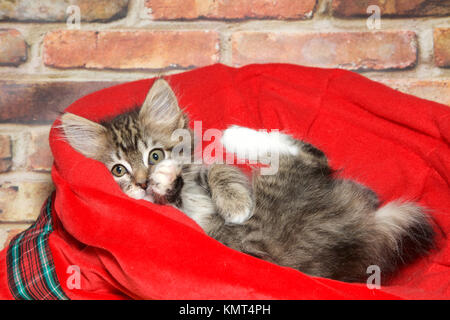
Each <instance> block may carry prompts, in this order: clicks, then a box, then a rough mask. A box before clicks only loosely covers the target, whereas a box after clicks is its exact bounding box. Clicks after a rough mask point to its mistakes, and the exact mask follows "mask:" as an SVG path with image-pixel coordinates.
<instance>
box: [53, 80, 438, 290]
mask: <svg viewBox="0 0 450 320" xmlns="http://www.w3.org/2000/svg"><path fill="white" fill-rule="evenodd" d="M61 120H62V125H61V128H62V130H63V132H64V134H65V138H66V139H67V141H68V142H69V143H70V145H71V146H72V147H73V148H74V149H75V150H77V151H78V152H80V153H82V154H83V155H85V156H86V157H89V158H93V159H96V160H98V161H101V162H103V163H104V164H105V165H106V166H107V167H108V169H109V170H111V173H112V175H113V177H114V179H115V180H116V181H117V183H118V184H119V185H120V187H121V188H122V190H123V191H124V192H125V193H126V194H127V195H129V196H130V197H132V198H135V199H145V200H149V201H152V202H155V203H161V204H171V205H174V206H175V207H177V208H179V209H180V210H182V211H183V212H184V213H185V214H187V215H188V216H190V217H191V218H192V219H194V220H195V221H196V222H197V223H198V224H199V225H200V226H201V227H202V228H203V229H204V230H205V232H206V233H207V234H209V235H210V236H212V237H213V238H215V239H217V240H218V241H220V242H222V243H223V244H225V245H227V246H229V247H231V248H233V249H236V250H239V251H241V252H244V253H247V254H250V255H252V256H255V257H258V258H261V259H265V260H268V261H270V262H273V263H276V264H279V265H282V266H288V267H292V268H295V269H298V270H300V271H302V272H304V273H307V274H309V275H312V276H320V277H327V278H332V279H337V280H341V281H348V282H355V281H365V280H366V278H367V276H368V275H367V273H366V272H367V268H368V267H369V266H371V265H377V266H378V267H379V268H380V269H381V272H382V275H383V276H388V275H390V274H392V273H393V272H394V271H395V270H396V269H397V268H398V267H399V266H400V265H402V264H404V263H407V262H409V261H412V260H413V259H415V258H417V257H418V256H420V255H422V254H425V253H426V252H428V251H429V250H430V249H431V248H432V246H433V237H434V231H433V228H432V226H431V224H430V222H429V220H428V217H427V216H426V214H425V213H424V212H423V210H422V209H421V208H420V207H419V206H417V205H416V204H414V203H401V202H391V203H388V204H386V205H385V206H383V207H380V203H379V201H378V198H377V196H376V195H375V194H374V192H372V191H371V190H370V189H368V188H366V187H365V186H362V185H360V184H358V183H356V182H353V181H350V180H343V179H337V178H335V177H333V172H332V170H331V169H330V167H329V166H328V162H327V158H326V156H325V155H324V153H323V152H322V151H320V150H318V149H317V148H315V147H314V146H312V145H310V144H308V143H305V142H302V141H299V140H296V139H294V138H292V137H290V136H288V135H285V134H280V133H276V132H271V133H263V132H258V131H255V130H252V129H248V128H242V127H236V126H233V127H230V128H229V129H227V130H225V132H224V134H223V136H222V144H223V145H224V146H225V148H226V149H227V150H228V151H231V152H234V153H236V154H237V155H238V156H239V157H243V158H245V157H246V155H248V154H256V155H257V156H258V158H259V159H261V160H263V159H265V157H267V151H268V152H269V153H276V154H277V155H278V156H279V157H278V165H279V167H278V171H277V172H276V173H275V174H273V175H261V174H258V173H257V172H255V173H254V174H253V178H252V181H251V183H250V182H249V181H248V179H247V177H246V176H245V175H244V174H243V173H242V172H241V171H240V170H238V169H237V168H236V167H234V166H229V165H224V164H213V165H209V166H206V165H199V164H192V163H185V162H183V161H181V160H180V158H179V157H175V153H174V148H175V147H176V146H177V144H179V142H180V141H179V140H177V139H173V138H172V133H173V132H174V131H175V130H177V129H186V130H188V118H187V116H186V114H184V113H183V112H182V110H181V109H180V107H179V106H178V102H177V99H176V96H175V94H174V92H173V91H172V90H171V88H170V86H169V85H168V83H167V82H166V81H164V80H163V79H158V80H156V81H155V83H154V85H153V86H152V88H151V89H150V91H149V93H148V96H147V98H146V100H145V102H144V104H143V106H142V107H141V108H140V110H134V111H131V112H129V113H125V114H121V115H119V116H117V117H116V118H114V119H112V120H106V121H104V122H101V123H95V122H92V121H89V120H87V119H84V118H82V117H79V116H76V115H74V114H70V113H66V114H64V115H63V116H62V119H61ZM191 150H192V149H191ZM252 152H253V153H252ZM185 156H186V155H185ZM188 156H192V154H190V155H188Z"/></svg>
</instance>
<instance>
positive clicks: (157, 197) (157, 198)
mask: <svg viewBox="0 0 450 320" xmlns="http://www.w3.org/2000/svg"><path fill="white" fill-rule="evenodd" d="M145 194H146V196H150V197H151V198H152V199H153V201H152V202H153V203H156V204H167V199H166V196H165V195H161V194H159V193H157V192H155V191H154V190H153V188H152V185H151V184H150V185H149V186H148V187H147V189H146V190H145Z"/></svg>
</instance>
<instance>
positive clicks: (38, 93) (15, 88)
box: [0, 81, 118, 123]
mask: <svg viewBox="0 0 450 320" xmlns="http://www.w3.org/2000/svg"><path fill="white" fill-rule="evenodd" d="M115 84H118V82H101V81H87V82H74V81H67V82H39V83H16V82H12V81H0V122H15V123H51V122H53V121H54V120H55V119H56V117H57V116H58V114H59V112H60V111H63V110H64V109H65V108H67V107H68V106H69V105H70V104H71V103H72V102H74V101H75V100H77V99H78V98H81V97H82V96H84V95H87V94H89V93H91V92H94V91H97V90H100V89H103V88H106V87H110V86H112V85H115Z"/></svg>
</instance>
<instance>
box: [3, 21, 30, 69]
mask: <svg viewBox="0 0 450 320" xmlns="http://www.w3.org/2000/svg"><path fill="white" fill-rule="evenodd" d="M26 60H27V44H26V43H25V40H24V39H23V37H22V34H21V33H20V32H19V31H17V30H15V29H0V65H12V66H18V65H19V64H21V63H23V62H24V61H26Z"/></svg>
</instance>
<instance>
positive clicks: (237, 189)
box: [207, 164, 253, 224]
mask: <svg viewBox="0 0 450 320" xmlns="http://www.w3.org/2000/svg"><path fill="white" fill-rule="evenodd" d="M207 182H208V186H209V189H210V192H211V198H212V199H213V201H214V203H215V205H216V207H217V210H218V212H219V214H220V215H222V217H223V218H224V219H225V221H226V222H231V223H236V224H240V223H243V222H245V221H246V220H247V219H248V218H250V217H251V215H252V214H253V198H252V193H251V190H250V186H249V183H248V179H247V177H246V176H245V175H244V174H243V173H242V172H241V171H240V170H239V169H238V168H235V167H233V166H228V165H223V164H213V165H211V166H210V167H209V168H208V171H207Z"/></svg>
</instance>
